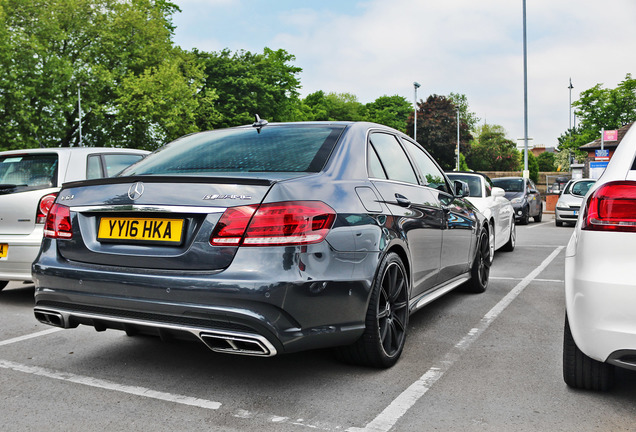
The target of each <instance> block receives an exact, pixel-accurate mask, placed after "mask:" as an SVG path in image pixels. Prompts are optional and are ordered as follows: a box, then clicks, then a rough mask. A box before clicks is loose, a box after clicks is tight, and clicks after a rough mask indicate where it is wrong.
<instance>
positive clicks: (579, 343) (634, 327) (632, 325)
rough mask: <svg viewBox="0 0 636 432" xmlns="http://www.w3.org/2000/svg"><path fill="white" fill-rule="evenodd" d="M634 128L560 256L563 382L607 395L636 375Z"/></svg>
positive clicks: (588, 199)
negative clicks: (630, 373) (623, 373)
mask: <svg viewBox="0 0 636 432" xmlns="http://www.w3.org/2000/svg"><path fill="white" fill-rule="evenodd" d="M635 157H636V128H634V127H632V128H631V129H630V130H629V131H628V132H627V134H626V135H625V137H624V138H623V140H622V141H621V143H620V145H619V146H618V147H617V149H616V152H615V153H614V155H613V157H612V159H611V160H610V162H609V165H608V166H607V168H606V170H605V172H604V173H603V175H602V176H601V178H600V179H598V181H597V182H596V183H595V184H594V185H593V186H592V187H591V188H590V191H589V192H588V194H587V196H586V198H585V201H584V202H583V205H582V206H581V215H580V216H579V219H578V222H577V224H576V228H575V229H574V232H573V234H572V237H571V239H570V242H569V244H568V246H567V250H566V257H565V304H566V316H565V331H564V337H563V378H564V380H565V382H566V383H567V385H569V386H571V387H575V388H583V389H590V390H607V389H609V388H610V387H611V386H612V384H613V382H614V367H615V366H617V367H621V368H626V369H631V370H636V279H635V278H634V273H633V267H634V262H635V261H636V251H635V250H634V243H635V242H636V163H635V162H636V160H635Z"/></svg>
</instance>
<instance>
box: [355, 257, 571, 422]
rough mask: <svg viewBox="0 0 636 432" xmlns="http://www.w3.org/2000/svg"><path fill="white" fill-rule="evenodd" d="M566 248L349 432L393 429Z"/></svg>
mask: <svg viewBox="0 0 636 432" xmlns="http://www.w3.org/2000/svg"><path fill="white" fill-rule="evenodd" d="M564 248H565V246H559V247H557V248H556V249H555V250H554V251H553V252H552V253H551V254H550V256H548V257H547V258H546V259H545V260H543V262H542V263H541V264H540V265H539V266H538V267H537V268H535V269H534V270H533V271H532V272H531V273H530V274H529V275H528V276H526V277H525V278H524V279H523V280H522V281H521V282H519V283H518V284H517V285H516V286H515V287H514V288H513V289H512V290H511V291H510V292H509V293H508V294H507V295H506V296H505V297H504V298H503V299H501V300H500V301H499V303H497V304H496V305H495V306H494V307H493V308H492V309H490V311H488V313H487V314H486V315H484V317H483V318H482V319H481V321H480V322H479V324H478V325H477V327H475V328H473V329H471V330H470V331H469V332H468V333H467V334H466V336H464V337H463V338H462V340H460V341H459V342H458V343H457V344H456V345H455V346H454V347H453V348H452V349H451V350H450V351H449V352H447V353H446V355H445V356H444V357H443V358H442V360H441V361H439V362H438V363H437V364H435V365H433V367H431V368H430V369H429V370H428V371H426V373H425V374H424V375H422V376H421V377H420V378H419V379H418V380H417V381H415V382H414V383H413V384H411V385H410V386H409V387H408V388H407V389H406V390H404V391H403V392H402V394H400V395H399V396H398V397H397V398H396V399H394V400H393V402H391V404H390V405H389V406H388V407H386V408H385V409H384V411H382V412H381V413H380V414H379V415H378V416H377V417H376V418H375V419H373V420H372V421H371V422H370V423H369V424H367V425H366V426H365V427H363V428H356V427H352V428H349V429H347V431H348V432H366V431H369V432H386V431H389V430H391V429H392V428H393V426H395V423H397V421H398V420H399V419H400V418H401V417H402V416H403V415H404V414H406V412H407V411H408V410H409V409H410V408H411V407H412V406H413V405H415V403H416V402H417V401H418V400H420V398H421V397H422V396H424V394H426V392H427V391H428V390H429V389H430V388H431V387H432V386H433V384H435V383H436V382H437V381H438V380H439V379H440V378H441V377H442V376H444V374H445V373H446V372H447V371H448V370H449V369H450V368H451V367H452V366H453V365H454V364H455V362H456V361H457V360H459V359H460V357H461V356H462V354H463V353H464V352H465V351H466V350H467V349H468V348H469V347H470V346H471V345H472V343H473V342H475V340H477V338H479V336H480V335H481V334H482V333H483V332H484V331H485V330H486V329H487V328H488V326H490V324H491V323H492V322H493V321H494V320H495V318H497V317H498V316H499V315H500V314H501V312H503V311H504V310H505V309H506V308H507V307H508V305H510V303H512V301H513V300H514V299H515V298H517V296H518V295H519V294H521V293H522V292H523V290H524V289H525V288H526V287H527V286H528V285H529V284H530V282H532V281H533V280H534V279H535V278H536V277H537V276H538V275H539V274H540V273H541V272H542V271H543V270H544V269H545V268H546V267H547V266H548V265H549V264H550V263H551V262H552V261H553V260H554V259H555V258H556V256H557V255H558V254H559V253H560V252H561V251H562V250H563V249H564Z"/></svg>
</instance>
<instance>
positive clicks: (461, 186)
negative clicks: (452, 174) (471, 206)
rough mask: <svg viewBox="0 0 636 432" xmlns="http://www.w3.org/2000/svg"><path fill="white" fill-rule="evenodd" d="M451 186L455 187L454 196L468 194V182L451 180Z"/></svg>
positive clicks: (462, 196) (458, 196) (459, 196)
mask: <svg viewBox="0 0 636 432" xmlns="http://www.w3.org/2000/svg"><path fill="white" fill-rule="evenodd" d="M453 188H454V189H455V198H464V197H467V196H470V188H469V187H468V183H466V182H463V181H461V180H453Z"/></svg>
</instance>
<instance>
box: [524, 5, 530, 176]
mask: <svg viewBox="0 0 636 432" xmlns="http://www.w3.org/2000/svg"><path fill="white" fill-rule="evenodd" d="M523 142H524V144H523V177H524V178H528V177H530V172H529V171H528V50H527V42H526V0H523Z"/></svg>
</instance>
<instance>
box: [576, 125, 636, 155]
mask: <svg viewBox="0 0 636 432" xmlns="http://www.w3.org/2000/svg"><path fill="white" fill-rule="evenodd" d="M633 124H634V123H628V124H626V125H625V126H622V127H621V128H619V129H618V139H617V140H616V141H605V142H604V143H603V148H616V147H618V145H619V144H620V143H621V141H622V140H623V137H624V136H625V134H626V133H627V131H628V130H629V128H630V127H632V125H633ZM600 148H601V139H600V138H598V139H595V140H594V141H592V142H589V143H587V144H584V145H582V146H581V147H579V149H580V150H585V151H591V150H596V149H600Z"/></svg>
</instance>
